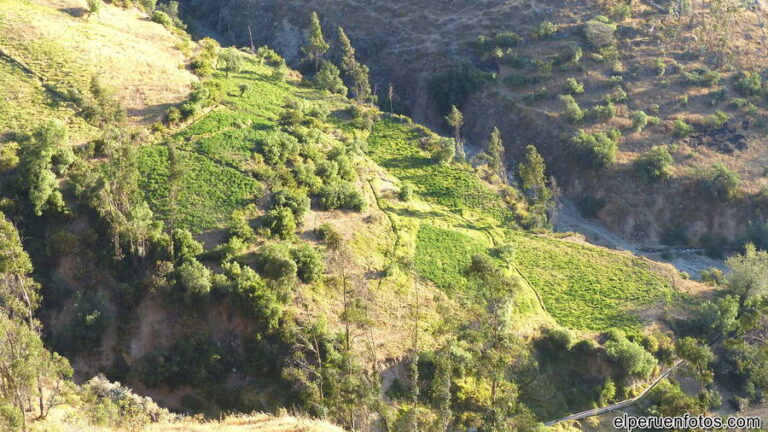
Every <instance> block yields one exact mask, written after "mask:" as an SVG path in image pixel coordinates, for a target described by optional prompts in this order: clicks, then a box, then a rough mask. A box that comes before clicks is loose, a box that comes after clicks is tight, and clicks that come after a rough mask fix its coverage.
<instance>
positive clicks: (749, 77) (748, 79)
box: [735, 72, 763, 96]
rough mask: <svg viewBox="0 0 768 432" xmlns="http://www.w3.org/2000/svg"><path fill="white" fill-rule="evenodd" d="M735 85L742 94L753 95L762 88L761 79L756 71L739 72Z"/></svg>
mask: <svg viewBox="0 0 768 432" xmlns="http://www.w3.org/2000/svg"><path fill="white" fill-rule="evenodd" d="M735 87H736V91H738V92H739V93H740V94H741V95H742V96H754V95H756V94H758V93H760V90H762V88H763V80H762V78H761V77H760V74H759V73H757V72H741V73H740V74H739V76H738V78H737V79H736V85H735Z"/></svg>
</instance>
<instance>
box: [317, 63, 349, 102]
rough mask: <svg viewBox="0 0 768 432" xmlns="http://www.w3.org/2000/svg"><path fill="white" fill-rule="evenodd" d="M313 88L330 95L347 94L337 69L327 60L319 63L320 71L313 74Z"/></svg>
mask: <svg viewBox="0 0 768 432" xmlns="http://www.w3.org/2000/svg"><path fill="white" fill-rule="evenodd" d="M315 86H317V87H318V88H321V89H323V90H328V91H329V92H331V93H336V94H340V95H346V94H347V87H346V86H345V85H344V81H343V80H342V79H341V76H340V75H339V68H337V67H336V66H335V65H334V64H333V63H331V62H329V61H328V60H323V61H322V62H321V63H320V70H319V71H318V72H317V74H315Z"/></svg>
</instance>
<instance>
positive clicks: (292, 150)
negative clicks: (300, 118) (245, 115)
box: [257, 132, 299, 166]
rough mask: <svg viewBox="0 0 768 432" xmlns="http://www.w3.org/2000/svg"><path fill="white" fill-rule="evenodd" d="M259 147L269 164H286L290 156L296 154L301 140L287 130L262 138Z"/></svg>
mask: <svg viewBox="0 0 768 432" xmlns="http://www.w3.org/2000/svg"><path fill="white" fill-rule="evenodd" d="M257 148H258V150H259V153H261V155H262V156H264V160H265V161H266V162H267V163H268V164H269V165H271V166H277V165H283V164H285V162H286V160H287V159H288V158H289V157H291V156H294V155H296V153H297V152H298V148H299V141H298V140H297V139H296V138H295V137H293V136H292V135H288V134H287V133H285V132H277V133H274V134H271V135H269V136H268V137H267V138H265V139H263V140H261V141H260V142H259V143H258V145H257Z"/></svg>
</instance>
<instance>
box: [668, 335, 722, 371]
mask: <svg viewBox="0 0 768 432" xmlns="http://www.w3.org/2000/svg"><path fill="white" fill-rule="evenodd" d="M676 351H677V355H679V356H680V358H682V359H683V360H685V361H687V362H688V363H690V364H691V366H693V367H694V369H695V370H696V372H697V373H698V374H699V376H700V377H701V378H703V379H704V380H705V381H707V382H711V380H712V374H711V372H709V364H710V363H712V362H713V361H714V360H715V355H714V354H713V353H712V350H710V349H709V347H708V346H706V345H703V344H701V343H699V341H697V340H696V339H694V338H692V337H684V338H682V339H679V340H678V341H677V343H676Z"/></svg>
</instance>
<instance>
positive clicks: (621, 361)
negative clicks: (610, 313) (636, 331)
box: [605, 335, 657, 378]
mask: <svg viewBox="0 0 768 432" xmlns="http://www.w3.org/2000/svg"><path fill="white" fill-rule="evenodd" d="M605 353H606V354H607V355H608V358H610V359H611V360H613V361H614V362H616V363H617V364H618V365H619V366H620V367H621V369H622V371H623V372H624V373H625V374H627V375H637V376H640V377H643V378H645V377H648V376H649V375H650V374H651V372H653V369H654V368H655V367H656V364H657V361H656V359H655V358H654V357H653V355H651V353H649V352H647V351H646V350H645V349H643V347H642V346H640V345H639V344H637V343H635V342H632V341H630V340H629V339H627V338H626V337H624V336H623V335H622V336H621V337H618V338H615V339H612V340H609V341H608V342H606V344H605Z"/></svg>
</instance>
